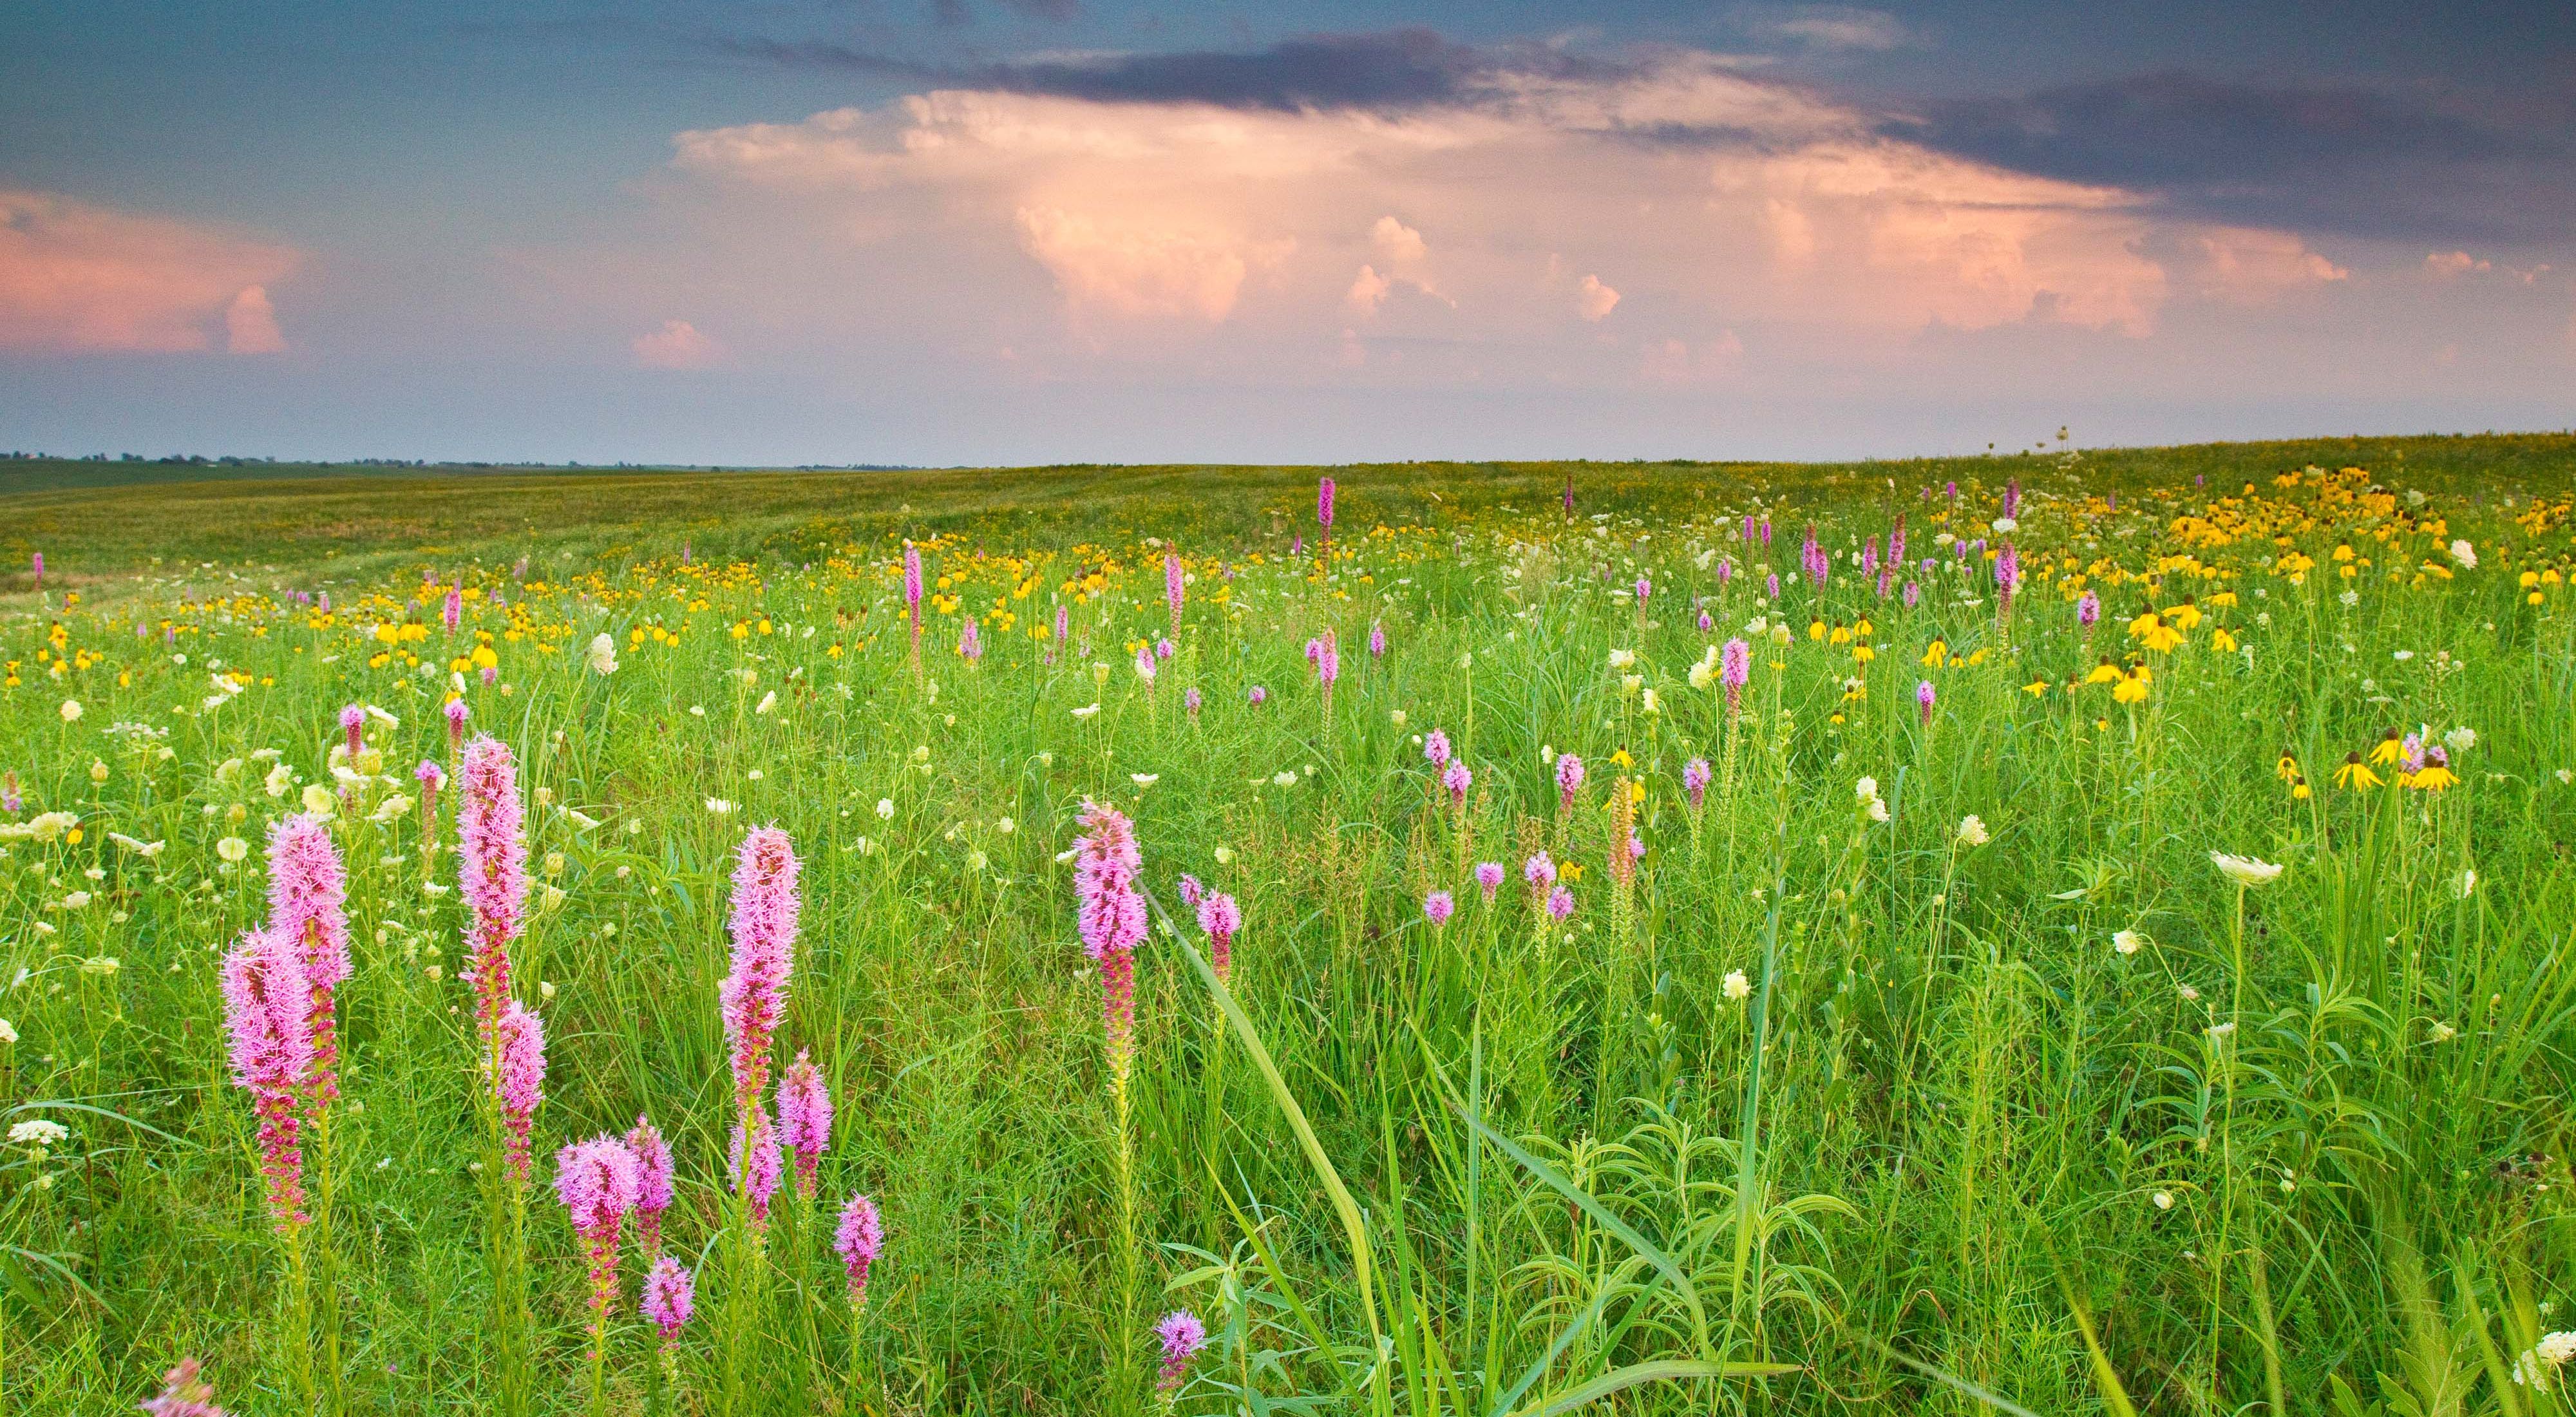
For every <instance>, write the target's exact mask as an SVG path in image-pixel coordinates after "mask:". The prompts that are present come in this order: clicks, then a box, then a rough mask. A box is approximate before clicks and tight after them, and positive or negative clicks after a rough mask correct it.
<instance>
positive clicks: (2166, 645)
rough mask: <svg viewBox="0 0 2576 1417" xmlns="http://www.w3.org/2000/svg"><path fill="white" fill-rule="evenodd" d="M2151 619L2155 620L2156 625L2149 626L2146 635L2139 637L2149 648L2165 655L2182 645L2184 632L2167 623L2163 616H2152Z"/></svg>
mask: <svg viewBox="0 0 2576 1417" xmlns="http://www.w3.org/2000/svg"><path fill="white" fill-rule="evenodd" d="M2149 618H2150V619H2151V620H2153V621H2154V623H2153V624H2150V625H2149V626H2147V629H2146V633H2144V634H2142V635H2140V636H2139V637H2138V638H2139V640H2140V641H2141V642H2143V643H2144V644H2145V645H2146V647H2147V648H2149V649H2151V650H2154V651H2155V652H2156V653H2158V654H2163V653H2165V652H2166V651H2168V650H2170V649H2172V648H2173V647H2174V646H2176V645H2178V644H2181V643H2182V631H2180V630H2177V629H2175V628H2174V627H2173V626H2172V625H2170V624H2168V623H2166V621H2165V618H2164V617H2163V616H2161V615H2155V616H2150V617H2149Z"/></svg>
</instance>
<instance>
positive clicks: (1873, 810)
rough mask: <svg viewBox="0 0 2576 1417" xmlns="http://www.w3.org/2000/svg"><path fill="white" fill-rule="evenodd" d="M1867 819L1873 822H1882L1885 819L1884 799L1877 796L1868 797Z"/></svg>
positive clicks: (1885, 805)
mask: <svg viewBox="0 0 2576 1417" xmlns="http://www.w3.org/2000/svg"><path fill="white" fill-rule="evenodd" d="M1869 819H1870V820H1871V821H1873V822H1883V821H1886V820H1887V801H1886V799H1884V798H1879V797H1873V798H1871V799H1869Z"/></svg>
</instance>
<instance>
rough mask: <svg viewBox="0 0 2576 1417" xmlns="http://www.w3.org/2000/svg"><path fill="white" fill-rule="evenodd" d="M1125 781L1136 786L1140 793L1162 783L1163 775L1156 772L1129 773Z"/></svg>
mask: <svg viewBox="0 0 2576 1417" xmlns="http://www.w3.org/2000/svg"><path fill="white" fill-rule="evenodd" d="M1127 780H1128V781H1129V782H1132V783H1134V784H1136V786H1137V788H1138V790H1140V791H1141V790H1143V789H1145V788H1148V787H1151V786H1153V785H1154V784H1155V783H1158V782H1160V781H1162V780H1163V775H1162V774H1161V773H1158V772H1131V773H1129V774H1127Z"/></svg>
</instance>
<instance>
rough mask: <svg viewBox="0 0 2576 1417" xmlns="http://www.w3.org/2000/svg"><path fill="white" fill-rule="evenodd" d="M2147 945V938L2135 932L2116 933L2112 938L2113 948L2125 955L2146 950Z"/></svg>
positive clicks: (2121, 931) (2123, 931)
mask: <svg viewBox="0 0 2576 1417" xmlns="http://www.w3.org/2000/svg"><path fill="white" fill-rule="evenodd" d="M2146 944H2147V937H2146V936H2144V935H2141V934H2139V933H2138V932H2137V931H2135V930H2120V931H2117V932H2114V933H2113V934H2112V936H2111V948H2113V949H2115V950H2117V951H2119V952H2120V953H2122V954H2124V955H2133V954H2136V953H2137V952H2138V951H2139V950H2142V949H2144V948H2146Z"/></svg>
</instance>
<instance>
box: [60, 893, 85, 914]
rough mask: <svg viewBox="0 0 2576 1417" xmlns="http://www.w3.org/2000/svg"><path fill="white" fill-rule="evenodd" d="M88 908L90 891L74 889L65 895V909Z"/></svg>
mask: <svg viewBox="0 0 2576 1417" xmlns="http://www.w3.org/2000/svg"><path fill="white" fill-rule="evenodd" d="M88 908H89V892H87V891H72V892H70V893H69V894H67V895H65V896H64V897H63V909H65V910H86V909H88Z"/></svg>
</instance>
